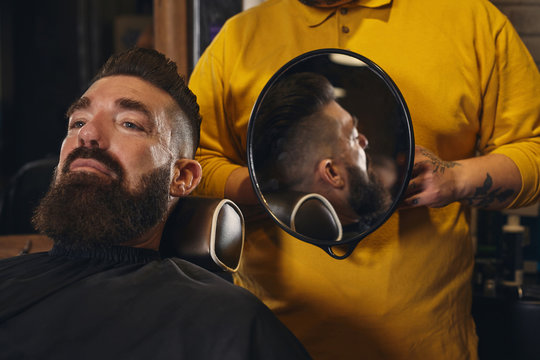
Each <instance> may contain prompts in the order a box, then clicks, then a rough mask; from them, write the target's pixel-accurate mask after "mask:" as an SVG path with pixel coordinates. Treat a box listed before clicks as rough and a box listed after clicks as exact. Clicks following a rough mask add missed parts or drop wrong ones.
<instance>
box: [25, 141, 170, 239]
mask: <svg viewBox="0 0 540 360" xmlns="http://www.w3.org/2000/svg"><path fill="white" fill-rule="evenodd" d="M80 149H83V150H80ZM80 157H83V158H94V159H97V160H99V161H101V162H102V163H104V164H105V165H107V166H108V167H109V168H110V169H111V170H113V171H114V172H115V173H116V174H117V175H118V179H113V180H110V179H103V178H102V177H99V176H97V175H95V174H89V173H77V172H69V164H70V163H71V162H73V160H75V159H76V158H80ZM123 178H124V175H123V171H122V168H121V167H120V165H119V164H118V163H117V162H116V161H115V160H114V159H112V158H111V157H110V155H108V154H107V153H106V152H105V151H103V150H100V149H87V148H77V149H76V150H74V151H73V152H72V153H71V154H70V155H69V156H68V157H67V159H66V164H65V166H64V168H63V169H62V173H61V176H60V177H59V180H58V181H57V182H56V183H54V184H53V185H51V188H50V189H49V191H48V192H47V194H46V195H45V197H44V198H43V199H42V200H41V202H40V204H39V206H38V207H37V209H36V211H35V214H34V217H33V219H32V221H33V223H34V226H35V227H36V229H37V230H39V231H40V232H41V233H43V234H45V235H47V236H49V237H50V238H52V239H53V240H54V241H55V243H56V244H61V245H63V246H66V247H70V248H81V249H87V248H90V247H95V246H111V245H118V244H121V243H124V242H127V241H129V240H134V239H137V238H138V237H140V236H142V235H143V234H144V233H146V232H147V231H148V230H149V229H150V228H152V227H153V226H155V225H157V224H158V223H159V222H160V221H161V220H163V219H164V218H165V215H166V212H167V202H168V191H169V169H168V166H163V167H161V168H158V169H156V170H153V171H151V172H149V173H147V174H145V175H143V176H142V177H141V179H140V183H139V184H138V185H137V188H138V189H137V190H136V191H131V190H129V189H128V188H127V186H126V185H125V184H124V182H123Z"/></svg>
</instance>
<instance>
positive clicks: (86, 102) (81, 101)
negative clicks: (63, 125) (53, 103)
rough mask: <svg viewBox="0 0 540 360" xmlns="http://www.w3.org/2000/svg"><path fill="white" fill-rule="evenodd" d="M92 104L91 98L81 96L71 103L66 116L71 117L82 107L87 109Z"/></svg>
mask: <svg viewBox="0 0 540 360" xmlns="http://www.w3.org/2000/svg"><path fill="white" fill-rule="evenodd" d="M89 106H90V99H89V98H87V97H86V96H83V97H81V98H78V99H77V100H75V101H74V102H73V104H71V106H70V107H69V108H68V110H67V111H66V118H68V119H69V117H70V116H71V115H72V114H73V113H74V112H75V111H76V110H80V109H86V108H87V107H89Z"/></svg>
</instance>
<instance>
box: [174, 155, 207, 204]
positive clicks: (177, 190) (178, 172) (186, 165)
mask: <svg viewBox="0 0 540 360" xmlns="http://www.w3.org/2000/svg"><path fill="white" fill-rule="evenodd" d="M201 176H202V168H201V165H200V164H199V163H198V162H197V161H196V160H192V159H179V160H176V162H175V163H174V170H173V178H172V181H171V186H170V189H169V193H170V195H171V196H175V197H182V196H187V195H189V194H190V193H191V192H192V191H193V190H194V189H195V188H196V187H197V185H199V182H201Z"/></svg>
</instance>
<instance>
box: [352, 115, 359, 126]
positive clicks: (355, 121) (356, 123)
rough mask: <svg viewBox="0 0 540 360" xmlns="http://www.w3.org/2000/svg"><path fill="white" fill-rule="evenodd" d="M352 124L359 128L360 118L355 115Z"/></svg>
mask: <svg viewBox="0 0 540 360" xmlns="http://www.w3.org/2000/svg"><path fill="white" fill-rule="evenodd" d="M352 122H353V125H354V127H355V128H358V118H357V117H356V116H355V115H353V116H352Z"/></svg>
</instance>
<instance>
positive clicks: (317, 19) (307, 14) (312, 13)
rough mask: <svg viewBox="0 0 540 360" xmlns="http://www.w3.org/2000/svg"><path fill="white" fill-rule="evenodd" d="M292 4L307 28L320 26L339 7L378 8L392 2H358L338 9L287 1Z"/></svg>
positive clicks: (291, 0) (387, 0)
mask: <svg viewBox="0 0 540 360" xmlns="http://www.w3.org/2000/svg"><path fill="white" fill-rule="evenodd" d="M288 1H289V2H290V3H292V6H293V8H294V9H295V10H296V11H298V12H299V13H300V14H301V16H303V17H304V19H305V21H306V23H307V24H308V25H309V26H313V25H317V24H320V23H321V22H324V20H325V19H326V18H327V17H328V16H329V15H330V14H331V13H332V12H334V11H335V10H336V9H339V8H341V7H344V8H355V7H367V8H378V7H382V6H387V5H390V4H392V1H393V0H358V1H356V2H354V3H352V4H346V5H343V6H340V7H338V8H327V9H325V8H316V7H312V6H307V5H304V4H302V3H301V2H300V1H299V0H288Z"/></svg>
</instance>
